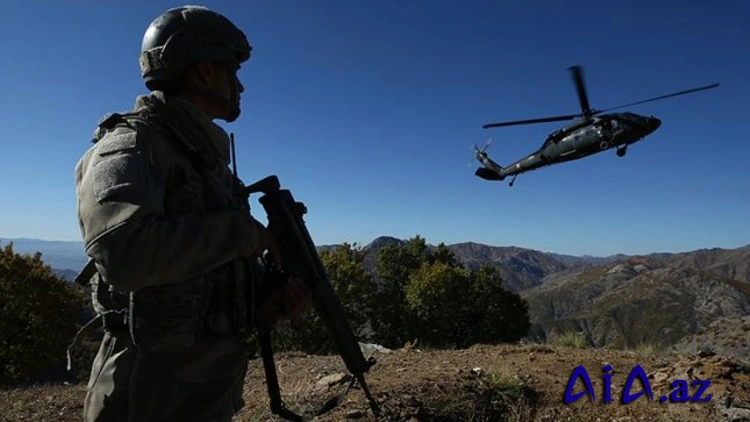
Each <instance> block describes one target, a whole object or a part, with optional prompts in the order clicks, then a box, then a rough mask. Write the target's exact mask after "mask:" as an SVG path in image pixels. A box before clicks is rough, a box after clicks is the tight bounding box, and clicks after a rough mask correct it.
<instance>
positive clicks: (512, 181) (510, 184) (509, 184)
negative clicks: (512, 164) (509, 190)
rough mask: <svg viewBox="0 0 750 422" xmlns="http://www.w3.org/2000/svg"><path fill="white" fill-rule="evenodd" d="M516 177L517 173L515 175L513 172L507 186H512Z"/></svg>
mask: <svg viewBox="0 0 750 422" xmlns="http://www.w3.org/2000/svg"><path fill="white" fill-rule="evenodd" d="M516 177H518V175H517V174H514V175H513V178H512V179H510V183H508V186H510V187H513V183H515V182H516Z"/></svg>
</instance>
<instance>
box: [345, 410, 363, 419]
mask: <svg viewBox="0 0 750 422" xmlns="http://www.w3.org/2000/svg"><path fill="white" fill-rule="evenodd" d="M362 416H364V413H362V411H361V410H350V411H348V412H346V418H347V419H359V418H361V417H362Z"/></svg>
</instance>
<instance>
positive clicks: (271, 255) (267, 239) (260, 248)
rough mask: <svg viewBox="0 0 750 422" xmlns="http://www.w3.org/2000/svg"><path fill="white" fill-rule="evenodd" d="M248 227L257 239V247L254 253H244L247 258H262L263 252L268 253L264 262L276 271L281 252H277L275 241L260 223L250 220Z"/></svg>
mask: <svg viewBox="0 0 750 422" xmlns="http://www.w3.org/2000/svg"><path fill="white" fill-rule="evenodd" d="M250 225H251V226H252V228H253V229H254V231H255V233H256V238H257V239H258V243H257V246H256V248H255V250H254V251H250V252H248V253H246V255H247V256H250V257H257V256H262V255H263V252H266V251H268V253H267V254H266V257H265V258H266V261H269V262H270V263H271V264H273V265H274V266H275V267H276V268H277V269H280V268H281V251H280V250H279V249H280V248H279V244H278V243H277V242H276V239H274V238H273V235H272V234H271V231H270V230H268V229H267V228H266V226H264V225H263V224H262V223H261V222H260V221H258V220H256V219H254V218H252V217H251V218H250Z"/></svg>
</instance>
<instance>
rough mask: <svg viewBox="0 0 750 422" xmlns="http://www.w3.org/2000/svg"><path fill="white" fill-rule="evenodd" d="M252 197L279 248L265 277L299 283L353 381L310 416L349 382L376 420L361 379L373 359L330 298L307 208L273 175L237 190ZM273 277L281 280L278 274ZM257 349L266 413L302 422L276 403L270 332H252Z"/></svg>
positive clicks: (330, 405)
mask: <svg viewBox="0 0 750 422" xmlns="http://www.w3.org/2000/svg"><path fill="white" fill-rule="evenodd" d="M253 193H263V196H261V197H260V199H259V200H258V202H260V204H261V205H262V206H263V208H264V209H265V211H266V216H267V218H268V230H270V231H271V234H272V235H273V237H274V239H275V240H276V242H277V243H278V244H279V247H280V254H281V261H282V267H283V268H282V269H281V270H272V269H268V268H267V269H266V271H272V272H273V271H276V272H277V274H276V275H273V276H270V277H271V278H272V279H273V280H279V279H280V278H281V279H286V275H294V276H297V277H299V278H301V279H302V280H304V282H305V283H306V284H307V286H308V287H309V288H310V291H311V292H312V302H313V309H314V310H315V312H316V313H317V314H318V316H319V317H320V319H322V320H323V322H324V323H325V326H326V328H327V330H328V333H329V335H330V336H331V337H332V340H333V342H334V343H335V345H336V348H337V349H338V352H339V355H340V356H341V358H342V359H343V361H344V363H345V364H346V367H347V369H348V370H349V372H350V373H351V374H352V375H353V378H352V381H351V382H350V383H349V387H348V388H347V389H346V391H345V392H344V393H343V394H342V395H340V396H339V397H338V398H334V399H333V400H330V401H329V402H328V403H326V405H324V406H323V407H322V408H321V409H320V410H318V411H317V412H315V414H314V416H318V415H321V414H323V413H325V412H328V411H329V410H331V409H333V408H334V407H336V406H338V405H339V404H340V403H341V402H342V401H343V398H344V395H346V393H347V392H348V391H349V390H350V389H351V388H352V386H353V385H354V383H355V382H358V383H359V385H360V386H361V387H362V390H363V391H364V393H365V396H366V397H367V401H368V404H369V405H370V409H372V411H373V413H374V414H375V415H379V413H380V409H379V407H378V404H377V403H376V401H375V399H374V398H373V396H372V394H371V393H370V390H369V388H368V387H367V383H366V382H365V377H364V374H365V373H366V372H367V371H368V370H369V369H370V367H371V366H373V365H374V364H375V362H376V361H375V358H374V357H370V358H369V359H365V357H364V356H363V354H362V349H360V346H359V342H358V341H357V339H356V338H355V337H354V333H353V332H352V329H351V327H350V326H349V323H348V322H347V320H346V317H345V315H344V311H343V308H342V307H341V304H340V302H339V300H338V298H337V297H336V294H335V292H334V290H333V287H332V286H331V282H330V280H329V279H328V275H327V274H326V271H325V268H324V267H323V263H322V262H321V261H320V257H319V256H318V252H317V250H316V249H315V244H314V243H313V241H312V238H311V237H310V233H309V232H308V231H307V227H306V226H305V222H304V220H303V219H302V216H303V215H305V214H306V213H307V208H306V207H305V205H304V203H302V202H297V201H295V200H294V197H293V196H292V194H291V192H290V191H289V190H287V189H281V185H280V183H279V179H278V177H276V175H271V176H268V177H266V178H264V179H262V180H259V181H258V182H255V183H253V184H251V185H249V186H246V187H244V188H243V191H242V194H243V196H244V197H245V198H246V199H247V200H248V201H249V198H250V195H251V194H253ZM279 271H280V272H281V273H282V274H283V276H281V275H280V274H278V272H279ZM264 284H265V283H264ZM258 293H259V292H258ZM258 296H260V295H258ZM258 343H259V345H260V352H261V356H262V359H263V367H264V371H265V375H266V384H267V387H268V395H269V397H270V407H271V411H272V412H273V413H274V414H276V415H279V416H281V417H283V418H284V419H287V420H291V421H302V420H305V419H304V418H303V417H302V416H299V415H297V414H295V413H294V412H292V411H290V410H289V409H288V408H287V407H286V406H285V405H284V403H283V401H282V399H281V392H280V388H279V381H278V377H277V376H276V365H275V363H274V359H273V349H272V346H271V336H270V330H260V329H259V330H258Z"/></svg>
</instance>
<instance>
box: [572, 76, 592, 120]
mask: <svg viewBox="0 0 750 422" xmlns="http://www.w3.org/2000/svg"><path fill="white" fill-rule="evenodd" d="M568 69H569V70H570V71H571V72H573V82H574V83H575V86H576V92H577V93H578V102H579V103H580V104H581V115H582V116H591V107H590V106H589V96H588V94H587V93H586V84H585V83H584V82H583V69H582V68H581V66H578V65H576V66H571V67H569V68H568Z"/></svg>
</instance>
